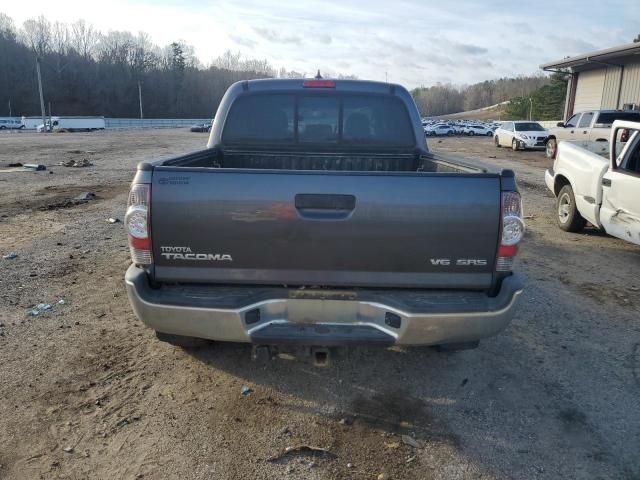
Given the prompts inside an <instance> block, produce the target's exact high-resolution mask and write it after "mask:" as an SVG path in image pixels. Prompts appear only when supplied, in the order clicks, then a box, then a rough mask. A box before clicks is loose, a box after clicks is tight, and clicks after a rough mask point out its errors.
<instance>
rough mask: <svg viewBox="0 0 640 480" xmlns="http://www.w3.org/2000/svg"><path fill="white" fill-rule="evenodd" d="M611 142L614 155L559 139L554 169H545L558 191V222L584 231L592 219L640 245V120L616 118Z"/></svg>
mask: <svg viewBox="0 0 640 480" xmlns="http://www.w3.org/2000/svg"><path fill="white" fill-rule="evenodd" d="M621 139H622V140H627V139H628V140H627V141H626V142H622V141H620V140H621ZM609 144H610V145H612V146H613V148H611V149H610V152H609V158H606V157H603V156H601V155H598V154H596V153H593V152H592V151H589V150H587V149H585V148H582V147H580V146H578V145H576V144H575V143H572V142H560V143H559V144H558V152H557V155H556V160H555V162H554V164H553V168H552V169H549V170H547V171H546V173H545V182H546V184H547V187H549V189H550V190H551V191H552V192H553V193H554V195H555V196H556V212H557V221H558V226H559V227H560V228H561V229H562V230H565V231H567V232H578V231H580V230H582V228H583V227H584V226H585V224H586V222H589V223H591V224H592V225H594V226H595V227H597V228H600V229H603V230H604V231H605V232H607V233H608V234H609V235H612V236H614V237H618V238H621V239H623V240H627V241H629V242H632V243H635V244H638V245H640V122H629V121H618V120H617V121H615V122H614V123H613V127H612V128H611V138H610V140H609Z"/></svg>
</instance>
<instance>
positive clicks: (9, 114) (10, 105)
mask: <svg viewBox="0 0 640 480" xmlns="http://www.w3.org/2000/svg"><path fill="white" fill-rule="evenodd" d="M9 116H11V99H9Z"/></svg>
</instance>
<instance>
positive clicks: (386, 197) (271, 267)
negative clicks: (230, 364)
mask: <svg viewBox="0 0 640 480" xmlns="http://www.w3.org/2000/svg"><path fill="white" fill-rule="evenodd" d="M296 115H297V116H298V120H297V121H294V118H295V116H296ZM217 118H218V119H219V121H218V120H216V122H215V123H214V125H213V129H212V132H211V135H210V136H209V142H208V145H207V148H206V149H204V150H200V151H196V152H191V153H188V154H186V155H183V156H179V157H174V158H170V159H164V160H158V161H143V162H142V163H140V164H139V165H138V172H137V174H136V176H135V178H134V180H133V184H132V186H131V192H130V195H129V204H128V208H127V212H126V215H125V221H124V223H125V226H126V229H127V232H128V238H129V246H130V251H131V259H132V261H133V264H132V265H131V266H130V267H129V269H128V270H127V273H126V279H125V280H126V288H127V292H128V296H129V299H130V302H131V305H132V307H133V310H134V312H135V314H136V315H137V316H138V318H139V319H140V320H142V321H143V322H144V323H145V324H147V325H148V326H150V327H151V328H153V329H154V330H156V332H157V336H158V338H159V339H161V340H164V341H168V342H170V343H174V344H177V345H181V344H182V345H184V344H189V343H190V342H191V341H192V340H193V339H192V338H189V337H199V338H205V339H211V340H220V341H230V342H250V343H253V344H254V345H258V346H265V345H267V346H272V345H282V344H298V345H300V344H302V345H307V346H322V347H327V346H336V345H349V344H374V345H440V346H445V347H446V348H452V349H455V348H473V347H475V346H477V344H478V341H479V340H480V339H481V338H484V337H487V336H491V335H494V334H497V333H498V332H499V331H501V330H502V329H503V328H505V326H506V325H507V324H508V323H509V321H510V319H511V317H512V315H513V307H514V304H515V301H516V299H517V297H518V296H519V294H520V292H521V291H522V285H521V283H520V280H519V278H518V276H517V275H515V274H513V273H512V265H513V257H514V256H515V254H516V252H517V248H518V243H519V242H520V240H521V239H522V237H523V234H524V223H523V220H522V210H521V201H520V194H519V193H518V191H517V187H516V182H515V178H514V174H513V172H512V171H511V170H503V169H501V168H498V167H496V168H495V169H492V168H491V167H487V166H485V165H481V164H480V163H476V162H474V161H472V160H468V161H465V160H461V159H452V158H450V157H448V156H442V155H440V154H438V153H434V152H430V151H429V150H428V148H427V144H426V142H425V139H424V133H423V129H422V125H421V123H420V117H419V114H418V111H417V109H416V106H415V103H414V101H413V99H412V98H411V95H410V93H409V92H408V91H407V90H406V89H405V88H403V87H401V86H400V85H392V86H390V85H389V84H388V83H382V82H364V81H357V80H335V81H333V80H294V79H269V80H248V81H247V80H245V81H242V82H238V83H235V84H234V85H232V86H231V87H230V88H229V89H228V90H227V93H226V94H225V96H224V98H223V99H222V101H221V102H220V106H219V107H218V112H217ZM438 172H446V175H434V173H438ZM151 212H152V214H151ZM325 352H326V351H325Z"/></svg>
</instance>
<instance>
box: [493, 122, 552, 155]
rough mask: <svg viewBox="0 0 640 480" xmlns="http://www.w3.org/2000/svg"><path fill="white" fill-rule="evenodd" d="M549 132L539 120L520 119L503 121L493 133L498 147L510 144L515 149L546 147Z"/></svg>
mask: <svg viewBox="0 0 640 480" xmlns="http://www.w3.org/2000/svg"><path fill="white" fill-rule="evenodd" d="M548 136H549V132H547V130H545V128H544V127H543V126H542V125H540V124H539V123H537V122H528V121H525V120H518V121H515V122H503V123H502V125H501V126H500V127H499V128H497V129H496V131H495V133H494V134H493V141H494V143H495V145H496V147H506V146H510V147H511V148H512V149H513V150H526V149H528V148H531V149H544V148H545V142H546V140H547V137H548Z"/></svg>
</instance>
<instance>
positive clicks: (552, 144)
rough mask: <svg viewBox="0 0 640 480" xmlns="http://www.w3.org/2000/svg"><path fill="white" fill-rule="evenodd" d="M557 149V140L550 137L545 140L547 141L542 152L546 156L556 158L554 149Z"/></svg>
mask: <svg viewBox="0 0 640 480" xmlns="http://www.w3.org/2000/svg"><path fill="white" fill-rule="evenodd" d="M557 149H558V142H557V141H556V139H555V138H550V139H549V140H547V143H546V145H545V148H544V153H545V154H546V155H547V158H551V159H554V158H556V150H557Z"/></svg>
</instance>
